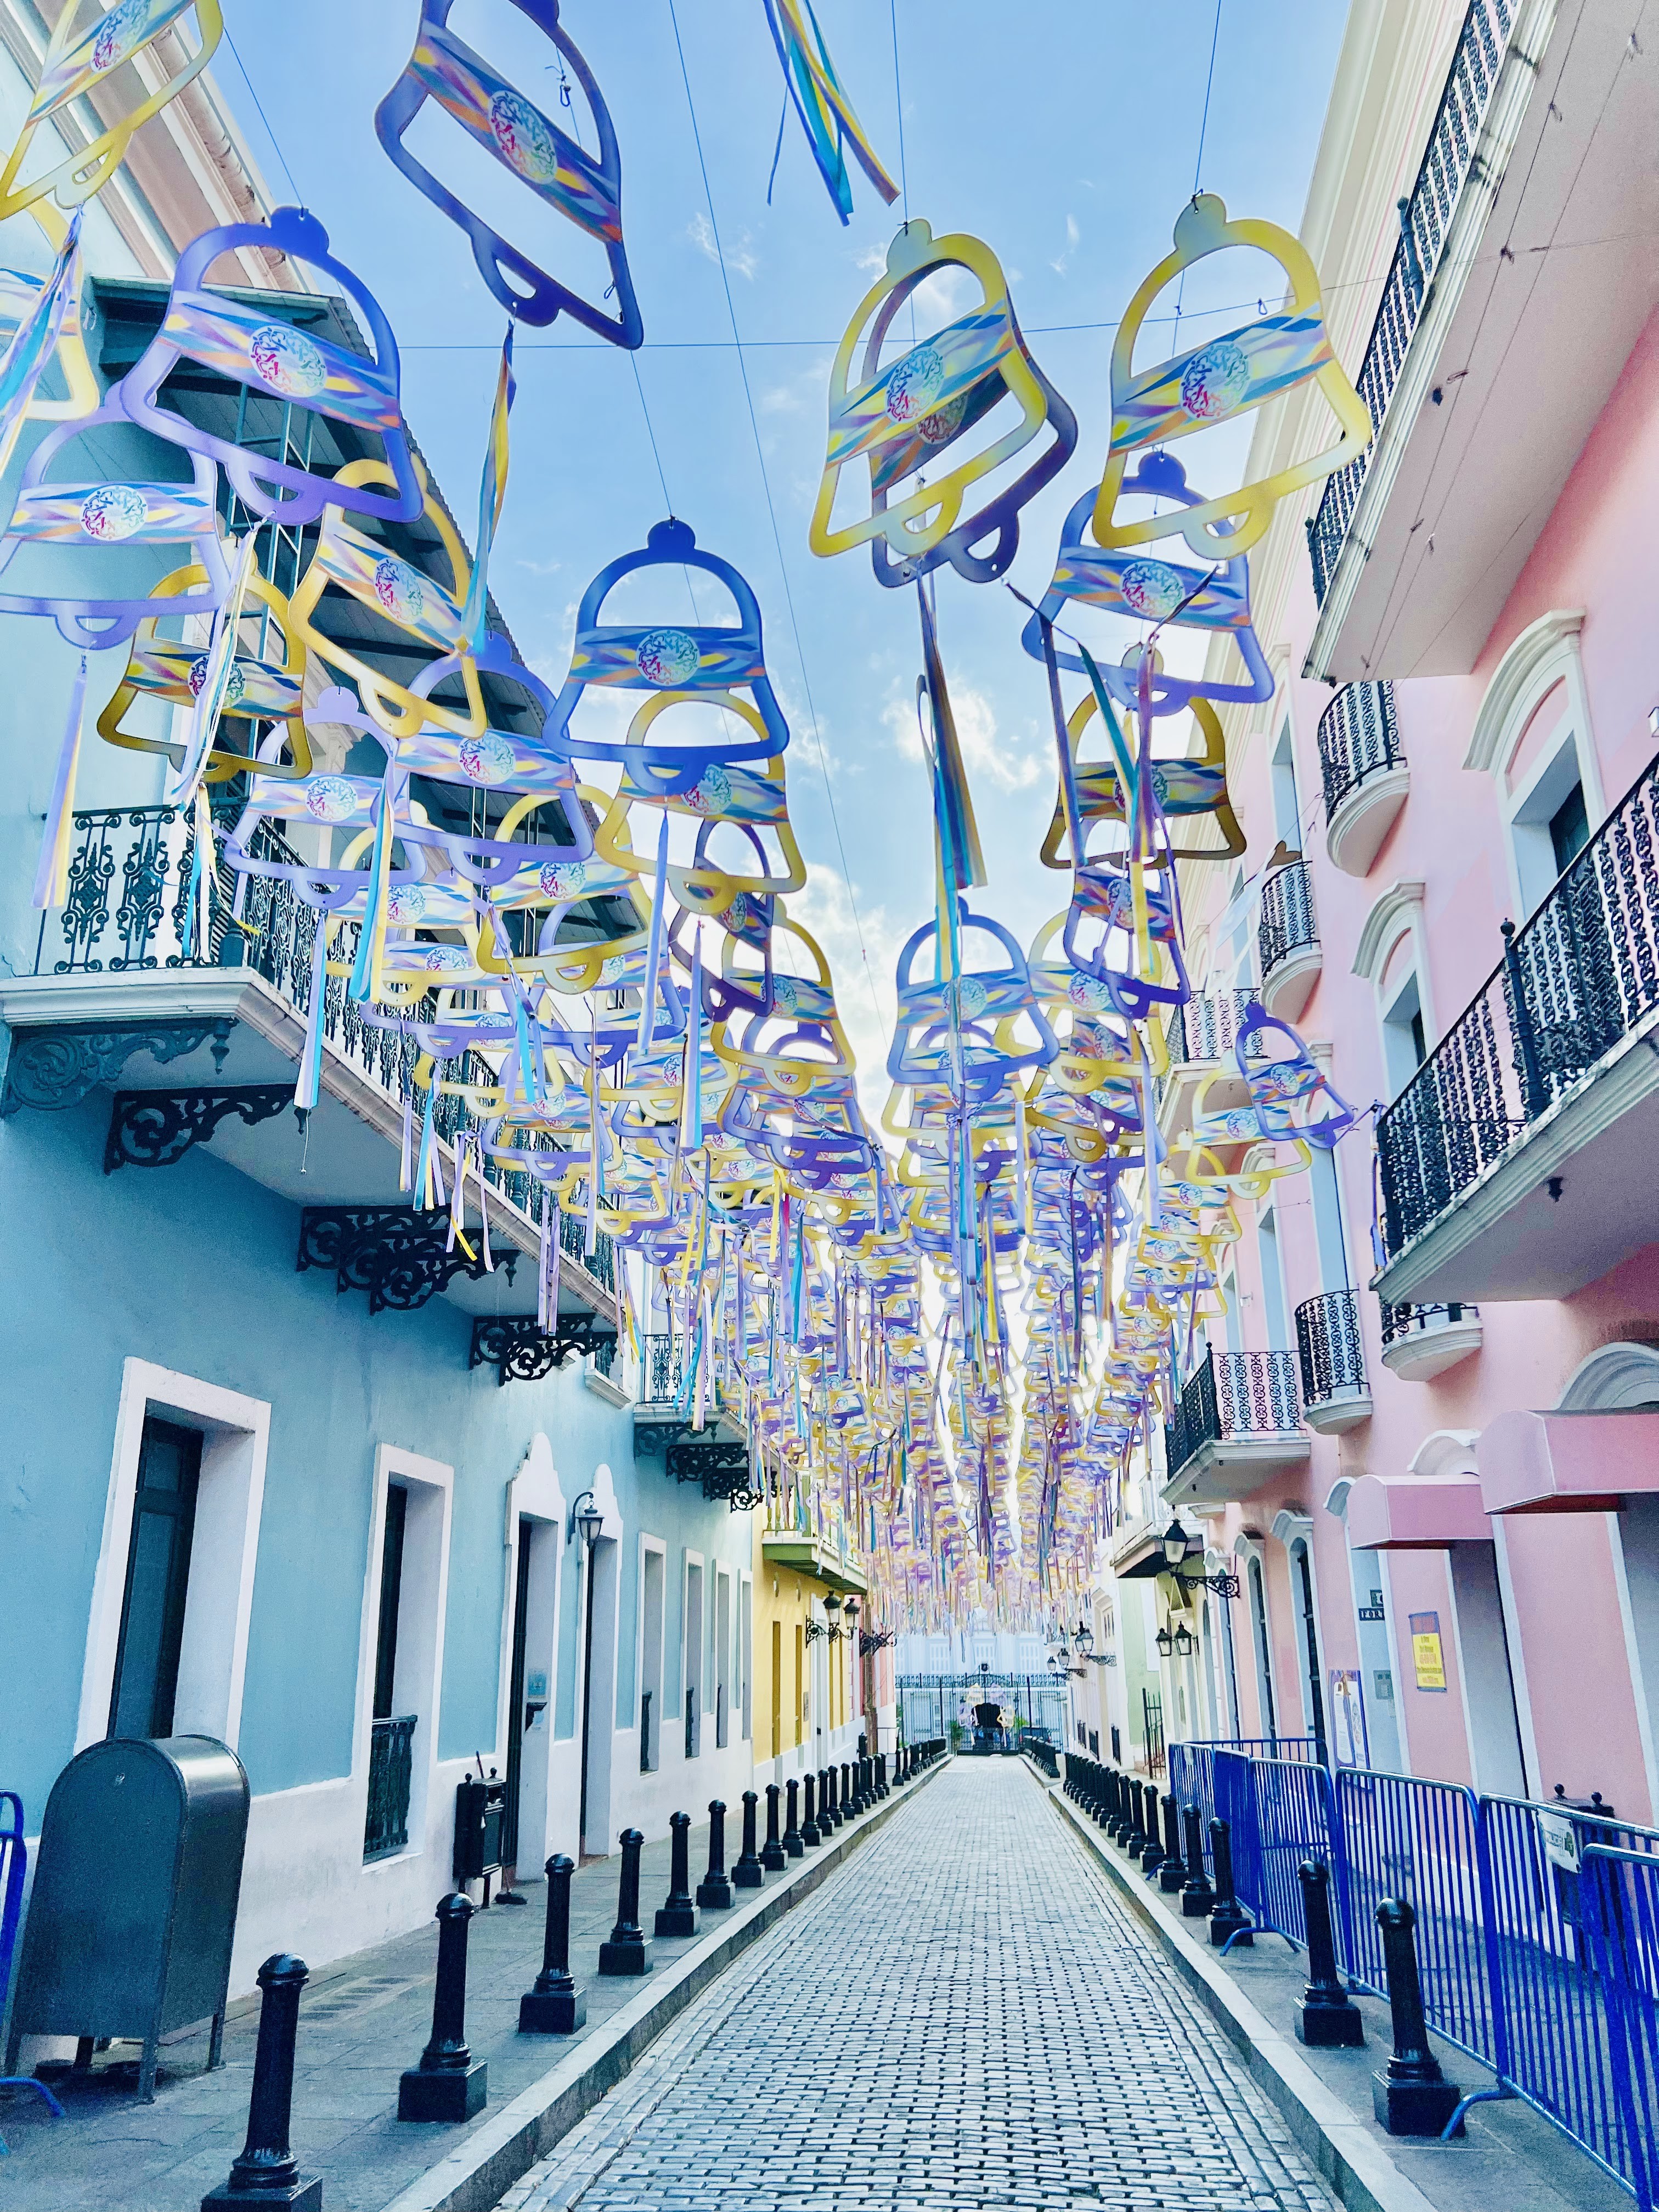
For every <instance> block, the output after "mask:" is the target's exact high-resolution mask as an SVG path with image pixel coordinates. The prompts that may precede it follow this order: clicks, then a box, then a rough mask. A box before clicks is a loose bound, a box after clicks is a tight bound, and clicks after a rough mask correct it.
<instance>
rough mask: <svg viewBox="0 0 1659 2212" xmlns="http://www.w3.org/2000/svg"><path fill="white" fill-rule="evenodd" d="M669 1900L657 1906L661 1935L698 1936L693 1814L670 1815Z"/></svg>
mask: <svg viewBox="0 0 1659 2212" xmlns="http://www.w3.org/2000/svg"><path fill="white" fill-rule="evenodd" d="M668 1833H669V1838H670V1842H669V1858H668V1902H667V1903H666V1904H665V1905H659V1906H658V1907H657V1933H658V1935H659V1936H695V1935H696V1932H697V1908H696V1905H695V1904H694V1903H693V1902H692V1898H691V1815H690V1814H689V1813H671V1814H669V1816H668Z"/></svg>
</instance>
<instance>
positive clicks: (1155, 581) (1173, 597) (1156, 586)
mask: <svg viewBox="0 0 1659 2212" xmlns="http://www.w3.org/2000/svg"><path fill="white" fill-rule="evenodd" d="M1118 589H1119V590H1120V591H1121V592H1122V594H1123V604H1124V605H1125V606H1126V607H1130V608H1133V611H1134V612H1135V613H1136V614H1138V615H1140V616H1142V617H1145V619H1146V621H1148V622H1161V621H1162V620H1163V618H1164V616H1165V615H1172V614H1173V613H1174V612H1175V611H1176V608H1177V607H1178V606H1179V605H1181V602H1182V599H1184V598H1185V596H1186V594H1185V592H1183V591H1182V584H1181V577H1180V575H1179V574H1178V572H1177V571H1176V570H1175V569H1174V568H1170V564H1169V562H1167V561H1126V562H1124V564H1123V568H1122V572H1121V577H1120V580H1119V583H1118Z"/></svg>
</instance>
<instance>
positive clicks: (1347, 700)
mask: <svg viewBox="0 0 1659 2212" xmlns="http://www.w3.org/2000/svg"><path fill="white" fill-rule="evenodd" d="M1319 771H1320V775H1321V778H1322V781H1323V783H1324V787H1325V850H1326V852H1327V853H1328V854H1329V855H1330V859H1331V865H1332V866H1334V867H1338V868H1340V869H1341V871H1342V872H1343V874H1344V875H1345V876H1365V875H1369V874H1370V868H1371V863H1372V861H1373V860H1376V855H1377V853H1378V851H1379V849H1380V848H1381V847H1382V843H1383V839H1384V838H1385V837H1386V836H1388V834H1389V830H1390V829H1393V827H1394V823H1395V816H1396V815H1397V814H1398V813H1399V811H1400V810H1401V807H1402V806H1403V805H1405V803H1406V793H1407V791H1409V789H1410V788H1411V770H1410V769H1408V768H1407V765H1406V762H1405V757H1404V756H1403V755H1402V753H1401V750H1400V732H1399V730H1398V728H1397V727H1396V726H1395V715H1394V686H1393V684H1344V685H1343V687H1342V689H1341V690H1340V691H1339V692H1338V693H1337V695H1336V696H1335V697H1334V699H1333V700H1332V702H1331V703H1330V705H1329V706H1328V707H1327V708H1326V709H1325V711H1324V713H1323V714H1322V715H1321V716H1320V718H1319Z"/></svg>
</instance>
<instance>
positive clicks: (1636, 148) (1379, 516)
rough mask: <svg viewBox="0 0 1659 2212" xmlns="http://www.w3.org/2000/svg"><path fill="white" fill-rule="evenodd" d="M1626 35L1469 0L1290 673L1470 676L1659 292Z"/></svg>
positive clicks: (1317, 519)
mask: <svg viewBox="0 0 1659 2212" xmlns="http://www.w3.org/2000/svg"><path fill="white" fill-rule="evenodd" d="M1632 20H1633V19H1632ZM1630 34H1631V24H1630V23H1629V22H1627V21H1622V20H1620V15H1619V12H1618V11H1617V10H1613V9H1606V8H1598V7H1596V6H1595V5H1593V4H1591V0H1472V4H1471V5H1470V6H1469V8H1468V12H1467V14H1466V15H1465V16H1464V20H1463V24H1462V31H1461V33H1460V35H1459V37H1458V40H1457V43H1456V46H1455V50H1454V52H1453V54H1452V58H1451V63H1450V66H1449V70H1448V73H1447V77H1446V82H1445V85H1444V88H1443V92H1442V95H1441V99H1440V103H1439V106H1438V109H1437V112H1436V115H1435V118H1434V121H1433V124H1432V125H1431V129H1430V131H1429V136H1428V141H1427V143H1426V146H1425V150H1424V154H1423V158H1422V162H1421V165H1420V167H1419V170H1418V173H1417V176H1416V179H1415V181H1414V183H1413V187H1412V191H1411V193H1410V195H1409V197H1407V199H1406V200H1405V201H1403V202H1402V203H1401V207H1400V231H1399V239H1398V243H1397V245H1396V246H1395V251H1394V253H1393V257H1392V259H1391V262H1390V264H1389V272H1388V276H1387V278H1386V280H1385V282H1384V283H1383V293H1382V297H1381V300H1380V301H1379V303H1378V306H1377V310H1376V319H1375V321H1374V323H1373V325H1372V327H1371V331H1370V337H1369V339H1368V342H1367V343H1366V347H1365V352H1364V360H1363V362H1362V364H1361V367H1360V370H1359V374H1358V378H1357V380H1356V381H1357V384H1358V391H1359V393H1360V397H1361V398H1363V399H1364V401H1365V404H1366V405H1367V406H1368V407H1369V408H1370V413H1371V419H1372V421H1373V422H1374V423H1375V424H1376V437H1375V439H1374V440H1373V441H1372V443H1371V444H1370V447H1368V448H1367V449H1366V451H1365V452H1364V453H1361V454H1359V455H1358V456H1357V457H1356V458H1355V459H1353V460H1352V462H1350V463H1349V465H1347V467H1346V468H1345V469H1343V470H1341V471H1339V473H1338V474H1337V475H1335V476H1334V477H1331V478H1330V479H1329V480H1328V483H1327V484H1326V486H1325V489H1324V492H1323V494H1322V498H1321V500H1320V504H1319V508H1318V512H1317V513H1316V515H1315V516H1314V517H1313V518H1312V519H1311V520H1310V522H1309V524H1308V545H1309V551H1310V556H1311V560H1312V567H1313V580H1314V589H1315V592H1316V597H1317V598H1318V599H1319V601H1320V613H1319V619H1318V623H1317V624H1316V629H1315V631H1314V635H1313V639H1312V642H1311V644H1310V647H1309V651H1308V655H1307V659H1306V662H1305V665H1304V671H1303V672H1304V675H1306V676H1309V677H1310V678H1316V679H1317V680H1320V681H1326V682H1328V681H1334V680H1340V679H1342V678H1379V677H1384V676H1386V677H1392V678H1401V677H1407V676H1443V675H1454V674H1466V673H1467V672H1468V671H1469V669H1470V668H1471V667H1472V666H1473V665H1474V660H1475V658H1476V656H1477V655H1478V653H1480V648H1481V647H1482V645H1483V644H1484V643H1485V641H1486V638H1487V636H1488V635H1490V633H1491V630H1492V625H1493V623H1495V622H1496V621H1497V619H1498V616H1499V614H1500V613H1501V611H1502V610H1503V607H1504V603H1505V601H1506V600H1507V599H1508V598H1509V595H1510V591H1511V590H1512V588H1513V586H1514V585H1515V582H1516V579H1517V578H1518V576H1519V575H1520V574H1521V571H1522V567H1523V566H1524V564H1525V562H1526V560H1527V557H1528V554H1529V553H1530V552H1531V550H1532V548H1533V546H1534V544H1535V542H1536V540H1537V538H1538V534H1539V532H1540V531H1541V528H1542V527H1543V525H1544V523H1545V521H1546V520H1547V518H1548V517H1549V515H1550V513H1551V511H1552V510H1553V507H1554V506H1555V504H1556V501H1557V500H1558V498H1559V495H1560V493H1561V490H1562V488H1563V487H1564V485H1565V483H1566V480H1567V477H1568V474H1569V472H1570V471H1571V468H1572V466H1573V464H1574V463H1575V461H1576V460H1577V458H1578V455H1579V453H1580V452H1581V451H1582V450H1583V445H1584V441H1585V440H1586V438H1587V437H1588V436H1589V432H1590V430H1591V428H1593V427H1594V425H1595V422H1596V420H1597V418H1598V416H1600V415H1601V411H1602V410H1603V408H1604V407H1605V406H1606V404H1607V400H1608V398H1609V396H1610V395H1611V393H1612V392H1613V386H1614V384H1615V383H1616V381H1617V380H1618V377H1619V374H1620V371H1621V370H1622V368H1624V365H1625V363H1626V361H1627V360H1628V359H1629V357H1630V355H1631V352H1632V348H1633V347H1634V346H1635V344H1636V342H1637V340H1638V337H1639V336H1640V334H1641V331H1642V330H1643V327H1644V325H1645V323H1646V322H1647V319H1648V318H1649V316H1650V313H1652V311H1653V308H1654V307H1655V306H1656V304H1659V256H1656V255H1654V254H1653V253H1652V252H1648V251H1637V252H1632V250H1631V246H1630V241H1631V240H1632V239H1643V240H1648V239H1650V238H1651V237H1652V236H1653V234H1654V230H1655V225H1656V220H1659V180H1656V174H1655V170H1654V164H1653V161H1652V158H1651V154H1652V148H1653V146H1654V145H1655V143H1659V71H1656V70H1655V69H1654V67H1653V66H1652V64H1651V62H1650V61H1644V60H1643V58H1642V55H1641V54H1640V52H1637V51H1633V50H1632V48H1631V46H1630ZM1646 44H1647V41H1646V39H1645V35H1644V39H1643V40H1642V46H1644V47H1645V46H1646Z"/></svg>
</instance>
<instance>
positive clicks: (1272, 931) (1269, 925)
mask: <svg viewBox="0 0 1659 2212" xmlns="http://www.w3.org/2000/svg"><path fill="white" fill-rule="evenodd" d="M1256 942H1257V945H1258V946H1259V947H1260V950H1261V973H1262V975H1264V976H1267V975H1272V973H1273V969H1275V968H1277V967H1278V965H1279V962H1280V961H1281V960H1288V959H1289V957H1290V956H1291V953H1292V952H1299V951H1302V950H1303V948H1304V946H1305V945H1317V944H1318V942H1319V926H1318V924H1317V922H1316V921H1315V919H1314V902H1313V876H1312V873H1311V872H1310V869H1309V866H1308V864H1307V862H1306V861H1305V860H1292V861H1291V864H1290V866H1288V867H1285V868H1280V869H1279V872H1278V873H1277V874H1276V875H1271V876H1269V877H1268V878H1267V882H1266V883H1265V884H1263V885H1262V886H1261V924H1260V927H1259V928H1258V930H1257V933H1256Z"/></svg>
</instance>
